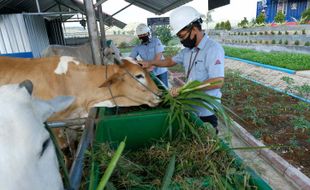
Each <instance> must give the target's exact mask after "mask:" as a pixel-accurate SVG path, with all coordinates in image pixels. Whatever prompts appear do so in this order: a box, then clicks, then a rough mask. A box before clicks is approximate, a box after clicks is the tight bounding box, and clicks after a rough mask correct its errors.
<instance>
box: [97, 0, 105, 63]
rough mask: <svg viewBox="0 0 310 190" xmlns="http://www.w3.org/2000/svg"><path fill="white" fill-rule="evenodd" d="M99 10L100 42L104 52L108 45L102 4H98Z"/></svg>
mask: <svg viewBox="0 0 310 190" xmlns="http://www.w3.org/2000/svg"><path fill="white" fill-rule="evenodd" d="M98 12H99V23H100V37H101V38H100V42H101V48H102V52H103V50H104V48H105V46H106V36H105V28H104V19H105V18H104V17H105V15H104V14H103V13H102V5H99V6H98ZM102 55H103V54H102ZM103 64H104V63H103Z"/></svg>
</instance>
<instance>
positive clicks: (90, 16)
mask: <svg viewBox="0 0 310 190" xmlns="http://www.w3.org/2000/svg"><path fill="white" fill-rule="evenodd" d="M84 3H85V9H86V17H87V28H88V34H89V38H90V45H91V49H92V57H93V62H94V64H96V65H101V53H100V43H99V38H98V29H97V22H96V16H95V10H94V7H93V3H92V0H85V1H84Z"/></svg>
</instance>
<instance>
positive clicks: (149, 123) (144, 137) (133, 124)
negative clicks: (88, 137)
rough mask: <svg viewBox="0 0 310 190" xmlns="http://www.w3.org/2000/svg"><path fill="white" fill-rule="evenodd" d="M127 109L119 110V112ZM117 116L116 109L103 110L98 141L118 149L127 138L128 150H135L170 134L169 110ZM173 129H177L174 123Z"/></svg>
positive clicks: (145, 111)
mask: <svg viewBox="0 0 310 190" xmlns="http://www.w3.org/2000/svg"><path fill="white" fill-rule="evenodd" d="M124 109H125V110H126V108H118V110H124ZM141 109H142V110H141V111H133V112H129V113H126V114H116V113H117V109H116V108H101V109H100V111H99V118H100V119H99V123H98V126H97V129H96V141H97V142H99V143H109V144H111V145H112V147H113V148H117V146H118V145H119V143H120V142H121V141H122V140H124V138H125V137H126V149H127V150H128V149H130V150H135V149H139V148H142V147H145V146H149V145H151V144H152V142H154V141H156V140H159V139H160V138H162V137H164V135H165V134H167V133H168V127H169V122H168V119H167V115H168V112H169V109H164V108H161V109H152V110H143V108H141ZM172 129H174V131H175V130H176V129H177V123H173V126H172Z"/></svg>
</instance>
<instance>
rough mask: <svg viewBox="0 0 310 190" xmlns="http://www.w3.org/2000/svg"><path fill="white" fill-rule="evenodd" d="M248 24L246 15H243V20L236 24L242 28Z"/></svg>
mask: <svg viewBox="0 0 310 190" xmlns="http://www.w3.org/2000/svg"><path fill="white" fill-rule="evenodd" d="M248 25H249V21H248V19H247V18H246V17H244V18H243V20H242V21H241V22H240V23H238V26H239V27H242V28H246V27H247V26H248Z"/></svg>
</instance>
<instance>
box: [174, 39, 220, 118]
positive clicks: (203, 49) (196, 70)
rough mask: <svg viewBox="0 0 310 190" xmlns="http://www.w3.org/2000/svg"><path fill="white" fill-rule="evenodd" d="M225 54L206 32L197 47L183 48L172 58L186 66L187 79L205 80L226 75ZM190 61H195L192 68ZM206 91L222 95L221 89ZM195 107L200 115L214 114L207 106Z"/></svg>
mask: <svg viewBox="0 0 310 190" xmlns="http://www.w3.org/2000/svg"><path fill="white" fill-rule="evenodd" d="M196 54H197V55H196ZM224 55H225V53H224V50H223V47H222V46H221V45H220V44H219V43H217V42H215V41H214V40H212V39H210V38H209V37H208V36H207V34H205V35H204V37H203V38H202V40H201V41H200V43H199V44H198V46H197V47H194V48H193V49H189V48H184V49H182V50H181V51H180V53H178V54H177V55H176V56H174V57H173V58H172V60H173V61H174V62H176V63H177V64H182V65H183V66H184V68H185V75H186V76H187V74H188V78H187V81H193V80H198V81H201V82H203V81H205V80H208V79H211V78H218V77H224ZM195 57H196V58H195ZM190 59H192V60H190ZM190 61H191V62H192V63H193V64H192V65H193V66H192V69H190V68H189V65H190ZM189 70H190V72H189ZM205 93H206V94H209V95H211V96H215V97H218V98H221V97H222V93H221V90H220V89H213V90H206V91H205ZM219 101H220V100H219ZM195 108H196V109H197V114H198V116H210V115H213V114H214V113H213V112H210V111H209V110H207V109H205V108H201V107H195Z"/></svg>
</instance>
